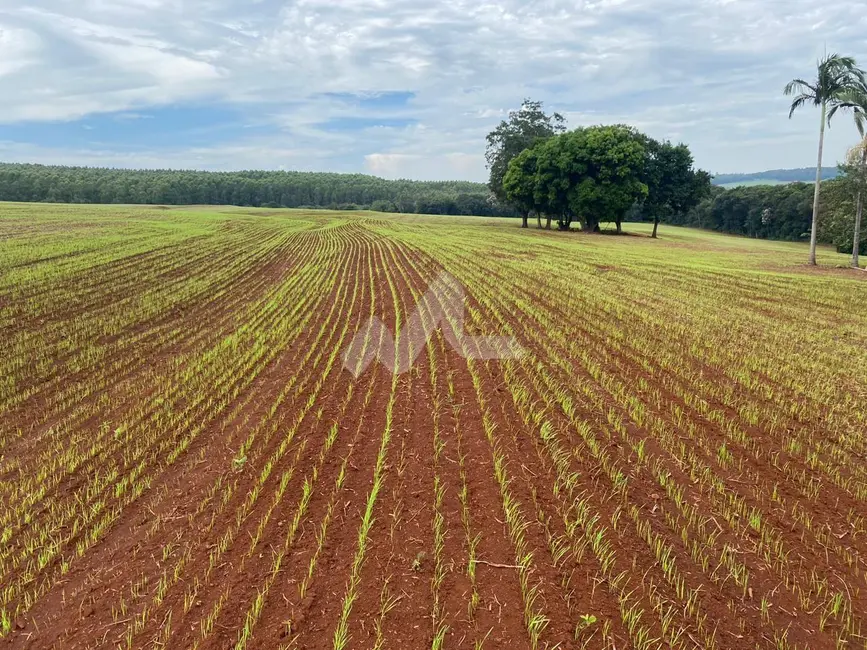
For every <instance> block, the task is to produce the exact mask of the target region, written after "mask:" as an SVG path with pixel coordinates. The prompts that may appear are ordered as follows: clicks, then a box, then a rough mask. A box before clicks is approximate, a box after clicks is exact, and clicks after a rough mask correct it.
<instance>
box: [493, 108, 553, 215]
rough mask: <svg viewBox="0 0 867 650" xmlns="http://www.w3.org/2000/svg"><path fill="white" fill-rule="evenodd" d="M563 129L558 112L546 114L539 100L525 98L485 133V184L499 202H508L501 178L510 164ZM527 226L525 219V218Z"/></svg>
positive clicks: (504, 175)
mask: <svg viewBox="0 0 867 650" xmlns="http://www.w3.org/2000/svg"><path fill="white" fill-rule="evenodd" d="M565 130H566V126H565V120H564V118H563V116H562V115H560V114H559V113H552V114H551V115H548V114H547V113H545V111H544V109H543V105H542V102H537V101H533V100H530V99H525V100H524V101H523V102H522V104H521V108H519V109H518V110H517V111H510V112H509V117H508V119H506V120H503V121H502V122H500V124H499V125H498V126H497V128H495V129H494V130H493V131H491V132H490V133H489V134H488V137H487V142H488V144H487V148H486V150H485V160H486V161H487V164H488V169H489V170H490V174H491V175H490V179H489V181H488V187H489V188H490V190H491V192H492V193H493V194H494V196H495V197H496V199H497V200H498V201H501V202H504V203H507V202H508V201H509V199H508V197H507V195H506V190H505V188H504V187H503V180H504V178H505V177H506V172H507V171H508V170H509V163H510V162H512V160H513V159H514V158H515V157H517V156H518V154H520V153H521V152H522V151H524V150H525V149H529V148H530V147H532V146H533V145H534V144H536V143H538V142H539V141H540V140H545V139H547V138H550V137H551V136H554V135H557V134H558V133H562V132H563V131H565ZM524 226H526V219H525V220H524Z"/></svg>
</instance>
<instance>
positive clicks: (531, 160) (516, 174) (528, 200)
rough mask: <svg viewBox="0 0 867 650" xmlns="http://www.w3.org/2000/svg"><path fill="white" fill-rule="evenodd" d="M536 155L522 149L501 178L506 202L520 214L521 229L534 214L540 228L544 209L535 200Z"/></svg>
mask: <svg viewBox="0 0 867 650" xmlns="http://www.w3.org/2000/svg"><path fill="white" fill-rule="evenodd" d="M537 162H538V155H537V151H536V149H535V148H532V147H531V148H530V149H524V150H523V151H522V152H521V153H519V154H518V155H517V156H515V158H513V159H512V161H511V162H510V163H509V168H508V170H507V171H506V175H505V176H504V177H503V191H504V193H505V197H506V200H507V201H508V202H509V203H510V204H511V205H513V206H515V208H516V209H517V210H518V212H520V213H521V218H522V220H523V222H522V224H521V227H522V228H526V227H527V219H528V217H529V216H530V213H531V212H535V213H536V216H537V218H538V219H539V227H540V228H541V227H542V221H541V215H542V210H543V209H544V207H543V206H542V205H540V204H539V203H538V202H537V198H536V185H537V177H536V166H537Z"/></svg>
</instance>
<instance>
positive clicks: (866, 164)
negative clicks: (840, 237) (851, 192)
mask: <svg viewBox="0 0 867 650" xmlns="http://www.w3.org/2000/svg"><path fill="white" fill-rule="evenodd" d="M861 149H862V151H861V169H860V172H861V178H860V179H859V180H860V185H861V188H860V189H859V190H858V200H857V203H856V205H857V207H856V208H855V236H854V237H853V239H852V266H853V267H854V268H856V269H857V268H859V264H858V253H859V252H860V249H861V215H862V214H863V212H864V177H865V175H867V140H865V141H864V142H862V143H861Z"/></svg>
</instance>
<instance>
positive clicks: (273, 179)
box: [0, 163, 517, 216]
mask: <svg viewBox="0 0 867 650" xmlns="http://www.w3.org/2000/svg"><path fill="white" fill-rule="evenodd" d="M490 196H491V193H490V191H489V190H488V188H487V186H486V185H484V184H483V183H470V182H466V181H443V182H424V181H410V180H385V179H383V178H378V177H376V176H367V175H364V174H332V173H319V172H283V171H241V172H204V171H171V170H128V169H104V168H92V167H54V166H45V165H24V164H11V163H0V201H25V202H28V201H32V202H53V203H146V204H169V205H243V206H253V207H270V208H280V207H284V208H328V209H332V210H358V209H370V210H376V211H379V212H405V213H419V214H452V215H478V216H516V214H517V213H516V212H515V211H514V209H512V208H511V207H509V206H505V205H502V204H498V203H497V202H495V201H492V200H491V199H490Z"/></svg>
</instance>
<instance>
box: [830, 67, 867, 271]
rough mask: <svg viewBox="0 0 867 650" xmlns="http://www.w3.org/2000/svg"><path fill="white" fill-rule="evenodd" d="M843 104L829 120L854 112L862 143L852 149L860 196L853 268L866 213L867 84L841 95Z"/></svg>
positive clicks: (857, 206) (832, 113)
mask: <svg viewBox="0 0 867 650" xmlns="http://www.w3.org/2000/svg"><path fill="white" fill-rule="evenodd" d="M841 99H842V103H841V104H839V105H837V106H834V107H833V108H832V109H831V111H830V112H829V113H828V118H829V119H830V118H831V117H833V116H834V113H836V112H837V110H838V109H840V108H848V109H851V110H852V114H853V115H854V117H855V128H856V129H858V135H860V136H861V141H860V143H859V144H858V146H856V147H854V148H853V149H852V158H853V160H852V164H853V165H856V169H857V178H858V194H857V198H856V200H855V236H854V238H853V240H852V266H853V267H854V268H856V269H857V268H860V267H859V264H858V249H859V248H860V247H861V217H862V215H863V212H864V188H863V185H864V179H865V177H867V84H859V85H858V86H857V87H855V88H853V89H852V90H848V91H846V92H844V93H843V94H842V95H841Z"/></svg>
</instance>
